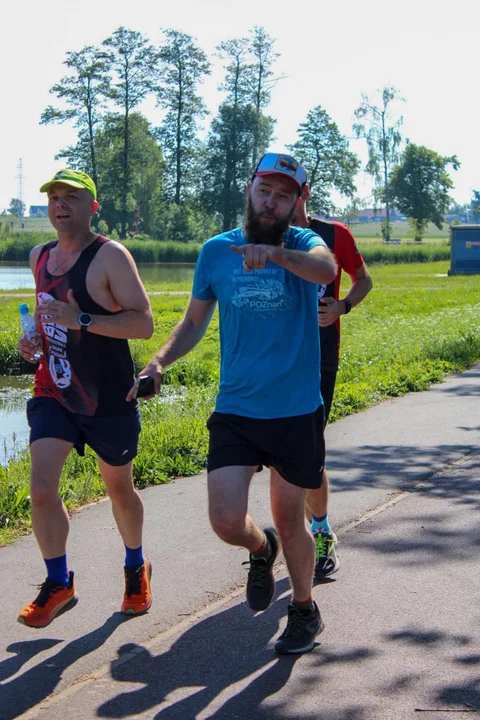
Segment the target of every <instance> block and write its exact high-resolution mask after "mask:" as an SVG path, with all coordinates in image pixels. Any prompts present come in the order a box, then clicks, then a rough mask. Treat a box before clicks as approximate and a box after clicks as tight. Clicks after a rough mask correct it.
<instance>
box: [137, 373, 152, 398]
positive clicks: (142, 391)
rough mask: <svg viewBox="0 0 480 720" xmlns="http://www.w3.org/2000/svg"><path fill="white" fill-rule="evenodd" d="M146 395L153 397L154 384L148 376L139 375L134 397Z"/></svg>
mask: <svg viewBox="0 0 480 720" xmlns="http://www.w3.org/2000/svg"><path fill="white" fill-rule="evenodd" d="M147 395H155V383H154V382H153V378H152V377H150V375H140V377H139V378H138V384H137V392H136V393H135V397H137V398H141V397H146V396H147Z"/></svg>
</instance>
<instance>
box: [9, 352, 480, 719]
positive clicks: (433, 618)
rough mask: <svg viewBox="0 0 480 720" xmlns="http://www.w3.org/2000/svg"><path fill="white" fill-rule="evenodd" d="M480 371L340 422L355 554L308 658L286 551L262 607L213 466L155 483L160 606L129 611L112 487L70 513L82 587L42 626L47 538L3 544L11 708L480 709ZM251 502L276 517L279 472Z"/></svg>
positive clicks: (370, 714)
mask: <svg viewBox="0 0 480 720" xmlns="http://www.w3.org/2000/svg"><path fill="white" fill-rule="evenodd" d="M479 380H480V367H479V366H477V367H475V368H473V369H471V370H470V371H468V372H466V373H463V374H461V375H457V376H454V377H451V378H448V379H447V381H446V382H444V383H442V384H439V385H436V386H433V387H432V388H431V389H430V390H429V391H428V392H423V393H415V394H411V395H407V396H405V397H403V398H398V399H394V400H388V401H385V402H382V403H379V404H378V405H376V406H375V407H373V408H370V409H369V410H367V411H365V412H363V413H359V414H357V415H354V416H350V417H348V418H344V419H342V420H341V421H339V422H337V423H335V424H333V425H331V426H329V427H328V428H327V448H328V467H329V471H330V476H331V481H332V498H331V513H330V514H331V519H332V521H333V524H334V526H335V528H336V530H337V531H338V534H339V537H340V559H341V567H340V570H339V572H338V573H337V575H336V576H335V580H333V581H332V582H330V583H328V584H324V585H321V586H317V587H316V588H315V599H316V600H317V602H318V603H319V605H320V607H321V611H322V614H323V616H324V619H325V623H326V630H325V631H324V633H323V634H322V635H321V636H320V638H319V642H320V644H319V646H318V647H317V648H316V649H315V650H314V651H313V652H312V653H310V654H309V655H305V656H303V657H302V658H297V659H294V660H292V659H290V658H286V659H285V658H283V659H277V658H275V656H274V655H273V652H272V647H273V642H274V640H275V637H276V636H277V634H278V631H279V629H280V628H281V627H282V626H283V624H284V616H285V610H286V604H287V602H288V581H287V578H286V573H285V567H284V565H283V564H282V562H280V563H279V564H278V565H277V570H276V572H277V576H278V592H277V599H276V601H275V603H274V604H273V606H272V607H271V608H270V609H269V611H268V612H266V613H261V614H258V615H255V616H253V615H252V613H251V611H250V610H249V609H248V608H247V607H246V605H245V602H244V589H243V584H244V582H245V579H246V569H245V567H243V566H242V564H241V563H242V561H243V560H246V559H247V557H246V553H245V551H244V550H241V549H237V548H231V547H228V546H226V545H224V544H222V543H221V542H220V541H219V540H218V539H217V538H216V537H215V535H214V534H213V532H212V531H211V529H210V527H209V524H208V520H207V515H206V477H205V475H199V476H197V477H194V478H183V479H180V480H177V481H175V483H173V484H171V485H167V486H160V487H156V488H149V489H146V490H144V491H142V497H143V500H144V503H145V509H146V524H145V550H146V552H147V554H148V556H149V557H150V559H151V561H152V563H153V568H154V574H153V591H154V604H153V606H152V609H151V611H150V612H149V613H148V614H147V615H145V616H143V617H141V618H133V619H129V620H126V619H124V618H123V617H122V616H121V615H120V614H119V612H118V609H119V606H120V602H121V596H122V590H123V576H122V560H123V550H122V543H121V539H120V537H119V535H118V532H117V530H116V528H115V523H114V522H113V519H112V517H111V513H110V507H109V502H108V501H103V502H100V503H98V504H96V505H91V506H89V507H87V508H85V509H84V510H82V511H81V512H79V513H77V514H75V516H74V517H73V519H72V527H71V534H70V539H69V559H70V565H71V567H72V569H74V570H75V573H76V581H77V590H78V594H79V602H78V604H77V605H76V606H75V607H74V608H73V609H72V610H70V611H68V612H66V613H64V614H63V615H62V616H60V617H59V618H57V619H56V620H55V621H54V623H52V625H50V626H49V627H48V628H45V629H44V630H40V631H34V630H31V629H29V628H26V627H23V626H21V625H19V624H17V623H16V621H15V620H16V615H17V613H18V611H19V609H20V608H21V607H22V605H23V604H24V603H25V602H26V601H28V600H31V599H32V597H33V596H34V594H35V592H36V588H35V586H36V584H37V583H39V582H41V580H42V579H43V568H42V561H41V558H40V555H39V552H38V550H37V548H36V545H35V542H34V540H33V538H32V537H27V538H24V539H22V540H20V541H19V542H17V543H15V544H14V545H11V546H8V547H5V548H2V549H0V576H1V577H2V587H3V589H4V593H3V606H4V611H3V623H2V642H1V644H0V718H1V719H2V720H10V719H11V718H16V717H20V716H22V714H24V713H25V718H40V717H41V718H48V720H54V718H57V717H58V718H60V717H62V718H64V717H66V716H68V714H69V713H70V715H71V714H72V707H73V704H74V713H73V717H75V718H81V719H83V718H94V717H95V718H96V717H135V718H137V717H138V718H140V717H141V718H147V717H148V718H156V717H162V718H164V719H165V718H179V719H180V718H181V720H190V718H196V719H198V720H202V719H203V718H210V717H212V718H213V717H214V718H248V720H255V719H256V718H259V719H263V718H271V719H272V720H273V719H275V720H276V719H277V718H318V719H319V720H377V718H378V720H388V719H389V718H395V720H403V718H410V717H414V716H415V717H421V716H420V715H418V713H419V712H420V711H423V712H426V711H427V710H429V711H433V710H434V711H435V712H436V714H434V715H428V714H426V715H425V717H434V718H435V719H436V720H437V719H438V718H443V717H450V715H449V714H445V713H450V712H453V711H455V713H456V715H455V717H463V716H465V717H469V716H470V713H471V711H472V708H475V707H477V706H478V708H479V709H480V679H479V673H478V667H479V665H480V655H479V653H478V647H479V643H480V637H479V628H480V623H479V620H480V611H479V610H478V607H479V603H478V597H479V593H478V590H479V577H480V572H479V563H478V557H477V556H478V548H479V545H480V540H479V537H480V533H479V526H478V510H479V508H480V487H479V485H480V481H479V474H480V473H479V467H480V461H479V456H478V448H479V437H480V405H479V395H480V382H479ZM250 511H251V513H252V515H253V516H254V517H255V518H256V519H257V521H258V522H259V523H261V524H262V525H265V524H268V523H269V522H270V510H269V497H268V475H267V472H266V471H264V472H262V473H260V474H258V476H256V478H255V481H254V482H253V484H252V491H251V502H250ZM139 683H140V685H139ZM52 694H53V695H54V697H52ZM431 703H433V704H435V703H436V704H437V705H436V707H433V706H432V707H430V708H429V707H427V705H429V704H431ZM417 706H418V709H417V710H416V711H415V708H417ZM460 710H461V711H462V712H460ZM442 712H443V713H444V714H443V715H442V714H441V713H442Z"/></svg>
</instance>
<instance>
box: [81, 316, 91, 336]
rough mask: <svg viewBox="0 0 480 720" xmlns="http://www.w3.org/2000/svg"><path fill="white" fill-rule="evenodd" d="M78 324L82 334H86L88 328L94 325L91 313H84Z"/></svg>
mask: <svg viewBox="0 0 480 720" xmlns="http://www.w3.org/2000/svg"><path fill="white" fill-rule="evenodd" d="M78 322H79V325H80V330H81V331H82V332H86V331H87V330H88V328H89V327H90V325H91V324H92V316H91V315H90V313H84V312H82V313H80V315H79V316H78Z"/></svg>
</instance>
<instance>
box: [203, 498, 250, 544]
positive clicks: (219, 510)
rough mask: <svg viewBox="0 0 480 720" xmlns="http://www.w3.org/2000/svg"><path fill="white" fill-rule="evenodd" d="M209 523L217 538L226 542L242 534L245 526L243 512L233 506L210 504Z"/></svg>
mask: <svg viewBox="0 0 480 720" xmlns="http://www.w3.org/2000/svg"><path fill="white" fill-rule="evenodd" d="M209 515H210V523H211V525H212V528H213V531H214V532H215V534H216V535H218V537H219V538H221V539H222V540H225V541H226V542H228V541H229V540H231V539H233V538H236V537H238V536H239V535H241V534H242V532H243V531H244V528H245V514H244V513H243V512H238V511H236V510H235V509H234V508H226V507H219V506H215V505H210V508H209Z"/></svg>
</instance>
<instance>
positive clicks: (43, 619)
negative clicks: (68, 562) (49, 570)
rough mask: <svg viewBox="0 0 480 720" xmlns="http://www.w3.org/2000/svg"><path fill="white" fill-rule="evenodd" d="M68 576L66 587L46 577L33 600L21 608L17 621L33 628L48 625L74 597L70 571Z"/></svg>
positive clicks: (73, 584) (73, 585)
mask: <svg viewBox="0 0 480 720" xmlns="http://www.w3.org/2000/svg"><path fill="white" fill-rule="evenodd" d="M68 578H69V583H68V586H67V587H65V585H59V584H58V583H57V582H55V581H54V580H51V579H50V578H47V579H46V580H45V582H44V583H42V585H40V586H39V589H40V592H39V593H38V595H37V597H36V598H35V600H34V601H33V602H31V603H29V604H28V605H26V606H25V607H24V608H23V610H22V612H21V613H20V615H19V616H18V618H17V620H18V622H19V623H22V625H28V627H34V628H42V627H46V626H47V625H49V624H50V623H51V622H52V620H53V619H54V617H55V616H56V615H58V613H59V612H60V610H63V609H64V608H66V607H67V605H68V604H69V603H71V602H72V601H73V600H74V599H75V583H74V581H73V572H72V571H70V572H69V573H68Z"/></svg>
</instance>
